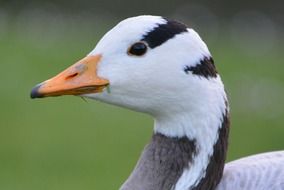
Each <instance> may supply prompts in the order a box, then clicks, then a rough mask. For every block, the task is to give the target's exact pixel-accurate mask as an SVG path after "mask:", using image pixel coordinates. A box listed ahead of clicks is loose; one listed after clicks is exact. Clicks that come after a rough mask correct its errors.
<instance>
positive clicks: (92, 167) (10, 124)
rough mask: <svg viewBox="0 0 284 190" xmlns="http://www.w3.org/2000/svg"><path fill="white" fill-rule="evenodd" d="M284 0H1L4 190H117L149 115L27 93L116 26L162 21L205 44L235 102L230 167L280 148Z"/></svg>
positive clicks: (0, 180)
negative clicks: (152, 18)
mask: <svg viewBox="0 0 284 190" xmlns="http://www.w3.org/2000/svg"><path fill="white" fill-rule="evenodd" d="M282 8H283V5H282V4H281V1H267V2H263V3H259V2H258V1H250V2H245V1H235V2H229V1H218V2H217V1H209V0H208V1H181V0H180V1H163V2H162V1H161V2H153V1H150V0H143V1H129V0H126V1H124V2H121V1H107V0H106V1H95V0H94V1H87V0H83V1H80V2H79V1H78V2H69V1H67V0H65V1H64V0H61V1H55V0H53V1H13V0H10V1H8V0H7V1H0V65H1V69H0V85H1V91H0V92H1V93H0V97H1V98H0V106H1V109H0V189H1V190H2V189H3V190H33V189H35V190H65V189H66V190H67V189H68V190H78V189H106V190H112V189H118V188H119V186H120V185H121V184H122V183H123V181H124V180H125V179H126V178H127V177H128V175H129V173H130V172H131V170H132V168H133V167H134V165H135V163H136V161H137V159H138V157H139V155H140V152H141V150H142V148H143V147H144V145H145V144H146V143H147V142H148V141H149V139H150V136H151V134H152V125H153V121H152V119H151V118H150V117H149V116H146V115H144V114H141V113H135V112H132V111H129V110H125V109H122V108H118V107H115V106H111V105H106V104H102V103H99V102H95V101H92V100H88V101H87V102H85V101H83V100H82V99H81V98H78V97H68V96H67V97H60V98H47V99H43V100H31V99H30V98H29V93H30V90H31V88H32V87H33V86H34V85H35V84H37V83H39V82H41V81H43V80H45V79H48V78H49V77H51V76H53V75H54V74H56V73H58V72H59V71H61V70H63V69H64V68H66V67H68V66H69V65H71V64H72V63H74V62H75V61H77V60H79V59H80V58H82V57H84V56H85V55H86V54H87V53H88V52H89V51H91V50H92V48H93V47H94V46H95V44H96V43H97V42H98V40H99V39H100V38H101V37H102V35H103V34H104V33H105V32H107V31H108V30H109V29H110V28H112V27H113V26H114V25H115V24H116V23H117V22H118V21H120V20H122V19H124V18H127V17H130V16H136V15H140V14H156V15H163V16H167V17H170V18H174V19H177V20H181V21H183V22H185V23H186V24H188V25H189V26H190V27H193V28H195V29H196V30H197V31H198V32H199V33H200V34H201V36H202V37H203V39H204V40H205V41H206V42H207V44H208V46H209V49H210V50H211V53H212V54H213V57H214V59H215V62H216V65H217V68H218V70H219V73H221V75H222V78H223V81H224V83H225V85H226V89H227V92H228V95H229V98H230V104H231V119H232V126H231V134H230V148H229V153H228V161H230V160H233V159H237V158H239V157H242V156H246V155H250V154H254V153H258V152H264V151H271V150H279V149H284V138H283V134H284V126H283V123H284V109H283V106H284V75H283V70H284V62H283V52H284V46H283V36H284V35H283V21H284V16H283V9H282Z"/></svg>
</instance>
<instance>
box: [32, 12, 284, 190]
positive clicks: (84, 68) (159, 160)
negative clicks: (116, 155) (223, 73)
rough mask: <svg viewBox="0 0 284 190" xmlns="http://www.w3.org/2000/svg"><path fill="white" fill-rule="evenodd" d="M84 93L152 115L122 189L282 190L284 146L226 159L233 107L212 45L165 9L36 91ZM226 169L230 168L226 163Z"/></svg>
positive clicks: (132, 22)
mask: <svg viewBox="0 0 284 190" xmlns="http://www.w3.org/2000/svg"><path fill="white" fill-rule="evenodd" d="M60 95H77V96H83V97H88V98H91V99H95V100H99V101H103V102H106V103H110V104H115V105H118V106H123V107H126V108H129V109H133V110H136V111H140V112H144V113H147V114H150V115H151V116H152V117H153V118H154V133H153V136H152V140H151V142H150V143H149V144H148V145H147V146H146V147H145V149H144V150H143V152H142V155H141V157H140V159H139V161H138V163H137V165H136V167H135V169H134V170H133V172H132V173H131V175H130V176H129V178H128V179H127V180H126V181H125V183H124V184H123V185H122V187H121V188H120V189H121V190H213V189H218V190H225V189H226V190H272V189H273V190H283V189H284V152H283V151H281V152H280V151H279V152H271V153H265V154H260V155H255V156H252V157H247V158H243V159H240V160H237V161H234V162H231V163H228V164H226V165H225V169H224V163H225V158H226V152H227V145H228V143H227V142H228V132H229V116H228V115H229V107H228V100H227V97H226V93H225V90H224V85H223V83H222V81H221V78H220V75H219V74H218V73H217V70H216V68H215V65H214V61H213V59H212V57H211V54H210V52H209V50H208V48H207V46H206V44H205V43H204V42H203V41H202V40H201V38H200V37H199V35H198V34H197V33H196V32H195V31H194V30H193V29H190V28H187V27H186V26H185V25H184V24H182V23H179V22H176V21H173V20H168V19H165V18H162V17H159V16H138V17H133V18H128V19H126V20H124V21H122V22H120V23H119V24H118V25H117V26H115V27H114V28H113V29H112V30H110V31H109V32H108V33H107V34H106V35H105V36H104V37H103V38H102V39H101V40H100V41H99V43H98V44H97V46H96V47H95V49H94V50H93V51H91V53H89V54H88V55H87V56H86V57H85V58H84V59H82V60H80V61H78V62H77V63H76V64H75V65H73V66H71V67H69V68H68V69H66V70H65V71H63V72H62V73H60V74H58V75H57V76H55V77H54V78H51V79H49V80H47V81H45V82H43V83H41V84H39V85H37V86H36V87H35V88H34V89H33V90H32V92H31V97H32V98H42V97H48V96H60ZM223 169H224V170H223Z"/></svg>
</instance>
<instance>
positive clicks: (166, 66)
mask: <svg viewBox="0 0 284 190" xmlns="http://www.w3.org/2000/svg"><path fill="white" fill-rule="evenodd" d="M59 95H77V96H83V97H88V98H91V99H95V100H99V101H103V102H106V103H110V104H115V105H118V106H123V107H127V108H130V109H133V110H136V111H140V112H146V113H148V114H151V115H153V116H154V117H159V116H168V115H174V114H176V113H179V114H181V113H182V112H183V111H185V112H188V111H193V110H195V109H196V108H197V107H199V108H202V107H204V106H206V105H204V104H206V102H208V101H204V98H205V99H210V98H211V97H214V95H217V96H222V95H223V85H222V82H221V81H220V79H219V75H218V74H217V72H216V69H215V66H214V64H213V61H212V58H211V55H210V53H209V50H208V48H207V46H206V44H205V43H204V42H203V41H202V40H201V38H200V37H199V35H198V34H197V33H196V32H195V31H194V30H193V29H189V28H187V27H186V26H185V25H184V24H181V23H178V22H176V21H172V20H167V19H165V18H163V17H159V16H138V17H133V18H128V19H126V20H123V21H122V22H120V23H119V24H118V25H117V26H115V27H114V28H113V29H112V30H110V31H109V32H107V33H106V34H105V35H104V36H103V38H102V39H101V40H100V41H99V42H98V44H97V46H96V47H95V48H94V50H92V51H91V52H90V53H89V54H88V55H87V56H86V57H85V58H84V59H82V60H81V61H79V62H77V63H76V64H74V65H73V66H71V67H70V68H68V69H67V70H65V71H63V72H62V73H60V74H59V75H57V76H55V77H54V78H52V79H49V80H47V81H45V82H43V83H41V84H39V85H37V86H36V87H35V88H34V89H33V90H32V93H31V97H32V98H39V97H48V96H59ZM212 95H213V96H212ZM211 101H214V98H213V99H212V100H211Z"/></svg>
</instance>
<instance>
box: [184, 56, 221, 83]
mask: <svg viewBox="0 0 284 190" xmlns="http://www.w3.org/2000/svg"><path fill="white" fill-rule="evenodd" d="M184 72H185V73H186V74H188V73H189V72H192V74H194V75H198V76H202V77H205V78H207V79H208V78H209V77H214V78H216V77H217V73H218V72H217V70H216V67H215V65H214V60H213V58H212V57H204V58H203V59H202V60H200V62H199V63H198V64H197V65H196V66H185V68H184Z"/></svg>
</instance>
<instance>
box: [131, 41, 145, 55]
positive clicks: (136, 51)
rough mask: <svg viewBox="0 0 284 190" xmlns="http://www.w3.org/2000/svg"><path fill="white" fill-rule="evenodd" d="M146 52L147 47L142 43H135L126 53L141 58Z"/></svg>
mask: <svg viewBox="0 0 284 190" xmlns="http://www.w3.org/2000/svg"><path fill="white" fill-rule="evenodd" d="M146 51H147V45H146V44H145V43H143V42H137V43H135V44H133V45H132V46H131V47H130V48H129V50H128V53H129V54H130V55H137V56H141V55H144V54H145V53H146Z"/></svg>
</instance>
